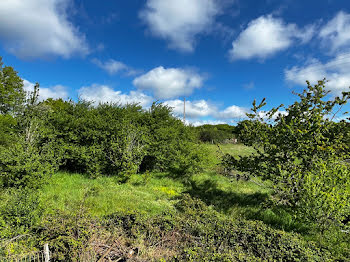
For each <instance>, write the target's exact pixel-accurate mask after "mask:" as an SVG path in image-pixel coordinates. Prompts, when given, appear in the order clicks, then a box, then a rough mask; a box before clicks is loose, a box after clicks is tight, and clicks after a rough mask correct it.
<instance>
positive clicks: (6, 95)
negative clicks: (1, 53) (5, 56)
mask: <svg viewBox="0 0 350 262" xmlns="http://www.w3.org/2000/svg"><path fill="white" fill-rule="evenodd" d="M24 101H25V92H24V89H23V80H22V79H21V78H20V77H19V76H18V75H17V72H16V71H15V70H14V69H13V68H12V67H11V66H4V64H3V62H2V58H1V57H0V114H16V113H17V112H18V110H19V109H20V107H21V106H22V105H23V102H24Z"/></svg>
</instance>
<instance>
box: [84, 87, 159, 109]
mask: <svg viewBox="0 0 350 262" xmlns="http://www.w3.org/2000/svg"><path fill="white" fill-rule="evenodd" d="M78 93H79V97H80V98H81V99H83V100H87V101H92V102H94V103H95V104H99V103H120V104H122V105H126V104H134V103H138V104H139V105H141V106H142V107H148V106H149V105H150V104H151V103H152V102H153V98H152V97H150V96H148V95H146V94H143V93H141V92H138V91H130V93H129V94H123V93H122V92H121V91H116V90H113V89H112V88H111V87H109V86H107V85H98V84H93V85H92V86H85V87H82V88H80V89H79V91H78Z"/></svg>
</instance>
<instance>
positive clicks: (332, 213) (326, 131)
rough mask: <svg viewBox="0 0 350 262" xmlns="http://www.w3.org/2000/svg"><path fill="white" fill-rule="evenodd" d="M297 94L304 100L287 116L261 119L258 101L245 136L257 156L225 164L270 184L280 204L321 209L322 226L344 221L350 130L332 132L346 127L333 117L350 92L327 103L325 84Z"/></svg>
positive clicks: (272, 112)
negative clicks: (344, 161)
mask: <svg viewBox="0 0 350 262" xmlns="http://www.w3.org/2000/svg"><path fill="white" fill-rule="evenodd" d="M297 95H298V97H299V99H300V100H299V101H296V102H295V103H294V104H292V105H290V106H289V107H287V108H286V111H285V113H284V114H281V113H279V114H277V112H278V110H279V109H280V108H281V106H280V107H278V108H274V109H272V110H270V111H269V112H266V113H263V114H262V113H261V112H260V111H259V110H260V109H261V108H262V107H263V106H264V105H265V104H266V103H265V100H263V101H262V102H261V103H260V105H257V104H256V102H255V101H254V103H253V108H252V111H253V113H252V114H248V116H249V117H250V118H251V120H250V121H246V122H245V123H244V125H243V126H244V127H243V130H242V133H241V135H242V136H243V137H244V138H243V139H242V140H243V141H244V142H245V143H246V144H247V145H253V146H254V147H255V149H256V151H257V154H256V155H252V156H247V157H241V158H239V159H236V158H234V157H232V156H229V155H226V156H225V158H224V160H223V161H224V163H225V165H227V166H231V168H232V167H234V168H236V169H238V170H239V171H243V172H250V173H251V174H254V175H260V176H261V177H263V178H264V179H271V180H272V181H273V182H274V184H275V190H276V191H277V192H278V193H279V200H280V202H281V203H285V204H288V205H291V206H293V207H301V208H307V210H311V209H310V208H311V207H316V206H317V207H318V208H319V210H320V211H319V215H322V218H320V217H319V216H316V217H317V221H318V222H320V223H323V222H324V221H325V220H328V221H337V222H340V221H341V219H342V218H343V217H344V212H346V211H347V210H349V201H348V200H347V199H346V197H347V196H348V194H349V193H348V192H349V191H348V182H347V181H348V177H349V175H348V174H349V171H348V166H346V165H342V164H340V163H341V161H343V160H344V159H346V158H348V157H349V150H348V144H346V143H345V142H346V137H348V134H347V133H348V132H349V130H346V129H343V131H342V132H337V133H335V132H334V131H335V130H337V129H338V128H339V125H344V123H341V124H336V123H334V122H333V121H332V120H333V118H334V116H335V114H336V113H333V114H332V112H333V110H335V109H338V111H339V110H340V109H341V107H342V106H343V105H344V104H345V103H346V102H347V100H348V99H349V96H350V92H343V95H342V97H335V98H332V99H329V100H326V99H327V95H328V92H327V91H325V80H323V81H319V82H318V84H316V85H315V86H311V85H310V83H308V87H307V89H305V90H304V91H303V92H302V93H300V94H297ZM337 107H338V108H337ZM276 115H277V116H276ZM266 118H267V121H266V120H265V119H266ZM330 181H332V182H331V183H330ZM326 185H327V186H326ZM344 190H345V191H344ZM344 192H347V193H346V194H345V195H343V194H344ZM343 196H344V198H343ZM315 199H317V200H315ZM315 202H317V204H316V203H315ZM329 209H330V210H329ZM307 213H308V214H311V213H312V212H307ZM310 218H311V219H313V218H315V217H314V216H312V215H311V216H310Z"/></svg>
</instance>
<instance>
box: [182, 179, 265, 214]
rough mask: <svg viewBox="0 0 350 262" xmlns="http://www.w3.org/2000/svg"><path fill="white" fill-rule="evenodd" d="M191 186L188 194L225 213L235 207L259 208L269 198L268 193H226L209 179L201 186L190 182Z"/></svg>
mask: <svg viewBox="0 0 350 262" xmlns="http://www.w3.org/2000/svg"><path fill="white" fill-rule="evenodd" d="M190 184H191V187H190V189H189V190H188V191H187V192H186V193H188V194H190V195H191V196H192V197H196V198H199V199H201V200H202V201H203V202H204V203H206V204H207V205H213V206H214V208H215V209H217V210H218V211H223V212H227V211H228V210H229V209H230V208H231V207H233V206H241V207H249V206H250V207H258V206H260V205H261V204H262V203H263V202H264V201H265V200H266V199H267V198H268V194H266V193H253V194H247V193H236V192H232V191H230V192H225V191H223V190H221V189H219V188H218V185H217V183H216V182H215V181H212V180H209V179H208V180H205V181H204V182H202V183H200V184H197V183H196V182H194V181H190Z"/></svg>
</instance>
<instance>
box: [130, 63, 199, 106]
mask: <svg viewBox="0 0 350 262" xmlns="http://www.w3.org/2000/svg"><path fill="white" fill-rule="evenodd" d="M203 81H204V78H203V76H201V75H199V74H198V73H196V72H194V71H193V70H187V69H181V68H168V69H165V68H164V67H162V66H160V67H157V68H154V69H152V70H151V71H149V72H148V73H146V74H144V75H141V76H139V77H137V78H135V79H134V81H133V84H134V85H135V86H136V87H137V88H138V89H140V90H150V91H152V92H153V93H154V95H155V96H156V98H160V99H169V98H174V97H178V96H188V95H190V94H192V92H193V91H194V89H196V88H200V87H202V85H203Z"/></svg>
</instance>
